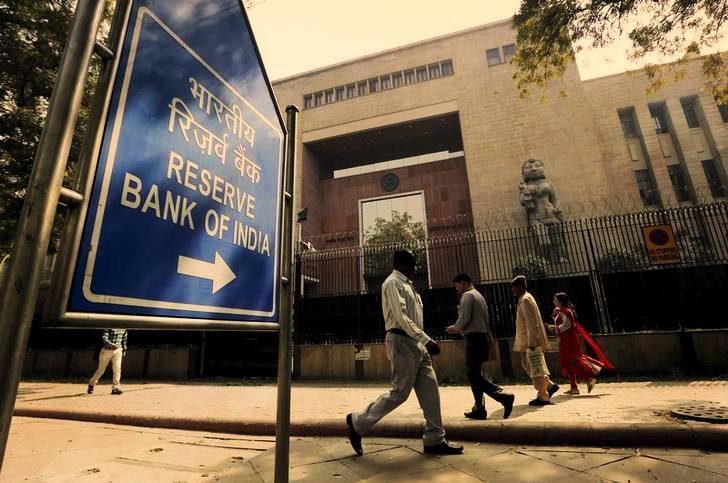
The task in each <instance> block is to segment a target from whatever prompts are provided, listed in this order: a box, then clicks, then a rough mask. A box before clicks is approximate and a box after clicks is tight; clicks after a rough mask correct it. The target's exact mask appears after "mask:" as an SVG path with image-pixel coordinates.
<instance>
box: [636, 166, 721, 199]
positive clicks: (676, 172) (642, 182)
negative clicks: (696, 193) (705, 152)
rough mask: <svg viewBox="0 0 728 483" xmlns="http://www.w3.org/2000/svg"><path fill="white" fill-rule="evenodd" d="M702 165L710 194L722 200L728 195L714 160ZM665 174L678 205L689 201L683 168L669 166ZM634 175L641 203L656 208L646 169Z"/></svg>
mask: <svg viewBox="0 0 728 483" xmlns="http://www.w3.org/2000/svg"><path fill="white" fill-rule="evenodd" d="M702 165H703V173H705V179H706V180H707V181H708V188H709V189H710V194H711V195H712V196H713V197H714V198H724V197H725V196H726V195H727V194H728V193H726V187H725V185H723V183H722V182H721V180H720V175H719V174H718V167H717V166H716V164H715V160H714V159H706V160H704V161H703V162H702ZM667 174H668V176H669V177H670V184H672V190H673V192H674V193H675V198H676V199H677V201H678V202H680V203H686V202H688V201H690V191H689V189H688V183H687V179H686V177H685V171H684V170H683V167H682V166H681V165H679V164H673V165H670V166H668V167H667ZM634 175H635V178H636V179H637V189H638V190H639V192H640V197H641V198H642V202H643V203H644V204H645V206H656V205H657V197H656V194H657V190H656V189H655V184H654V182H653V180H652V176H650V171H649V170H648V169H638V170H636V171H635V172H634Z"/></svg>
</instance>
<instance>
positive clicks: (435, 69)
mask: <svg viewBox="0 0 728 483" xmlns="http://www.w3.org/2000/svg"><path fill="white" fill-rule="evenodd" d="M427 69H428V70H429V71H430V79H437V78H439V77H440V64H430V65H429V66H427Z"/></svg>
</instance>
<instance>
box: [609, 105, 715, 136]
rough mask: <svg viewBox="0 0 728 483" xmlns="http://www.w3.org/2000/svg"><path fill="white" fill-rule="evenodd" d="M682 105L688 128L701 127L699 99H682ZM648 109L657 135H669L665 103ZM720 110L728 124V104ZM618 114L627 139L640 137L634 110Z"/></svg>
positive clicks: (649, 106)
mask: <svg viewBox="0 0 728 483" xmlns="http://www.w3.org/2000/svg"><path fill="white" fill-rule="evenodd" d="M680 104H681V105H682V110H683V114H684V115H685V120H686V121H687V123H688V127H690V128H695V127H700V117H699V116H698V110H699V105H698V99H697V97H688V98H683V99H680ZM647 107H648V109H649V111H650V117H651V118H652V124H653V127H654V128H655V133H657V134H666V133H669V132H670V125H669V123H668V119H667V111H666V107H665V103H664V102H659V103H655V104H649V105H648V106H647ZM718 110H719V111H720V116H721V118H722V119H723V122H725V123H728V104H724V105H721V104H718ZM617 114H618V115H619V123H620V124H621V125H622V132H623V133H624V137H625V139H630V138H636V137H639V131H638V129H637V121H636V119H635V115H634V109H633V108H628V109H620V110H618V111H617Z"/></svg>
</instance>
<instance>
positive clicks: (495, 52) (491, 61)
mask: <svg viewBox="0 0 728 483" xmlns="http://www.w3.org/2000/svg"><path fill="white" fill-rule="evenodd" d="M485 56H486V58H487V59H488V67H491V66H493V65H498V64H500V63H501V56H500V49H498V48H497V47H496V48H495V49H488V50H486V51H485Z"/></svg>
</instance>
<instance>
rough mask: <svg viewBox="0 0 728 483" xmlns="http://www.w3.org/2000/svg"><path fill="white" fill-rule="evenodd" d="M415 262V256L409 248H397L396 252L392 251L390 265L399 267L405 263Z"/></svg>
mask: <svg viewBox="0 0 728 483" xmlns="http://www.w3.org/2000/svg"><path fill="white" fill-rule="evenodd" d="M416 262H417V257H416V256H415V254H414V253H412V252H411V251H410V250H397V251H396V252H394V258H393V260H392V266H394V267H401V266H403V265H407V264H412V265H414V264H415V263H416Z"/></svg>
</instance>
